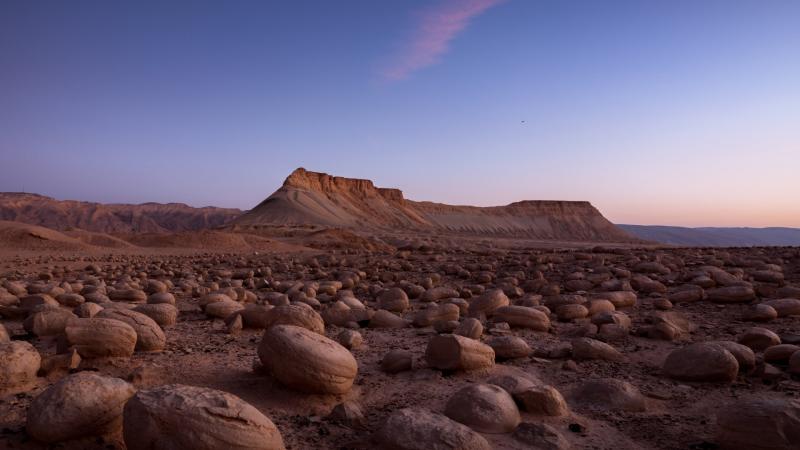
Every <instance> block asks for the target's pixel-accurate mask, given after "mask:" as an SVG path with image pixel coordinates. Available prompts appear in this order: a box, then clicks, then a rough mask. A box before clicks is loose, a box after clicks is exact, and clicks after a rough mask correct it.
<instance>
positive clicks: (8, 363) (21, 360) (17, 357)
mask: <svg viewBox="0 0 800 450" xmlns="http://www.w3.org/2000/svg"><path fill="white" fill-rule="evenodd" d="M41 364H42V357H41V356H40V355H39V352H38V351H36V348H34V346H32V345H31V344H29V343H27V342H24V341H10V342H3V343H0V391H3V390H6V389H16V388H20V387H24V386H26V385H28V384H29V383H31V382H33V381H34V380H35V379H36V372H38V371H39V367H40V366H41Z"/></svg>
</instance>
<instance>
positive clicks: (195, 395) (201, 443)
mask: <svg viewBox="0 0 800 450" xmlns="http://www.w3.org/2000/svg"><path fill="white" fill-rule="evenodd" d="M123 421H124V426H123V434H124V437H125V445H126V446H127V448H128V450H146V449H148V450H149V449H176V450H177V449H193V450H215V449H220V448H225V449H234V450H256V449H260V450H282V449H284V445H283V438H282V437H281V434H280V432H279V431H278V429H277V428H276V427H275V424H273V423H272V421H271V420H270V419H269V418H267V417H266V416H265V415H263V414H261V412H259V411H258V410H257V409H255V408H254V407H253V406H251V405H250V404H248V403H246V402H245V401H243V400H242V399H240V398H239V397H236V396H234V395H232V394H228V393H226V392H222V391H217V390H214V389H209V388H203V387H195V386H184V385H180V384H172V385H165V386H159V387H156V388H153V389H149V390H145V391H139V392H138V393H137V394H136V395H135V396H134V397H133V398H132V399H130V400H129V401H128V403H127V404H126V405H125V410H124V414H123Z"/></svg>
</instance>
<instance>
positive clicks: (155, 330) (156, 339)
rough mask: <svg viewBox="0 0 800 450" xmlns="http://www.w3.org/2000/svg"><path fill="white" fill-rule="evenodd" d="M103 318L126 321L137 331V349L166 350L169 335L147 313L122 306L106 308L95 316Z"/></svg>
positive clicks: (149, 350)
mask: <svg viewBox="0 0 800 450" xmlns="http://www.w3.org/2000/svg"><path fill="white" fill-rule="evenodd" d="M95 317H97V318H101V319H114V320H119V321H120V322H125V323H127V324H128V325H130V326H131V327H132V328H133V329H134V331H136V350H141V351H145V352H157V351H161V350H164V347H166V345H167V337H166V336H165V335H164V331H163V330H162V329H161V327H160V326H158V324H157V323H156V322H155V321H154V320H153V319H151V318H149V317H147V316H146V315H144V314H142V313H139V312H136V311H133V310H130V309H121V308H113V309H111V308H106V309H104V310H102V311H100V312H99V313H97V315H96V316H95Z"/></svg>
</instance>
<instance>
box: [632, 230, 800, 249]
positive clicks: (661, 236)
mask: <svg viewBox="0 0 800 450" xmlns="http://www.w3.org/2000/svg"><path fill="white" fill-rule="evenodd" d="M618 226H619V227H620V228H622V229H623V230H625V231H627V232H629V233H631V234H633V235H635V236H638V237H639V238H641V239H645V240H649V241H655V242H661V243H663V244H671V245H680V246H691V247H752V246H800V228H787V227H767V228H747V227H738V228H735V227H730V228H726V227H700V228H688V227H673V226H664V225H625V224H623V225H618Z"/></svg>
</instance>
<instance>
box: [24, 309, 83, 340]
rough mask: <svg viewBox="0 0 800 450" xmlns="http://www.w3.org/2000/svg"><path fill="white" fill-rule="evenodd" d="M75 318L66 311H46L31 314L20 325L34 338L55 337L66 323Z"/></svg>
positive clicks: (75, 317)
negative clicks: (34, 336)
mask: <svg viewBox="0 0 800 450" xmlns="http://www.w3.org/2000/svg"><path fill="white" fill-rule="evenodd" d="M77 318H78V316H76V315H75V314H73V313H71V312H70V311H67V310H66V309H60V308H56V309H46V310H44V311H39V312H37V313H34V314H31V315H30V316H28V317H27V318H26V319H25V322H23V324H22V325H23V327H24V328H25V331H27V332H28V333H32V334H34V335H36V336H55V335H58V334H61V333H63V332H64V328H65V327H66V326H67V322H69V321H70V320H72V319H77Z"/></svg>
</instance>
